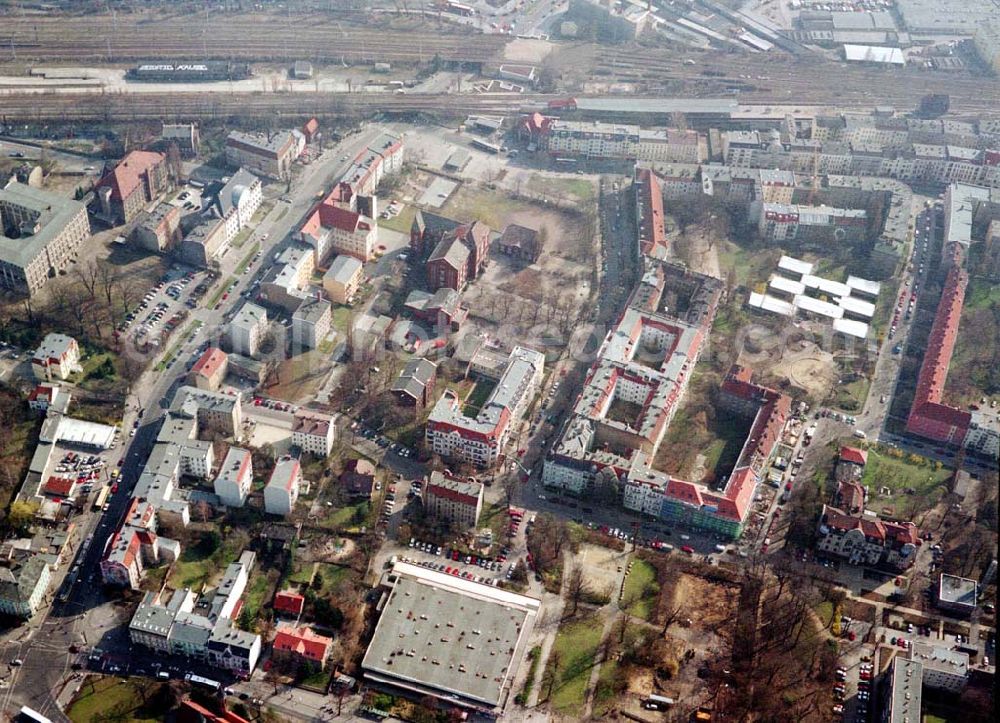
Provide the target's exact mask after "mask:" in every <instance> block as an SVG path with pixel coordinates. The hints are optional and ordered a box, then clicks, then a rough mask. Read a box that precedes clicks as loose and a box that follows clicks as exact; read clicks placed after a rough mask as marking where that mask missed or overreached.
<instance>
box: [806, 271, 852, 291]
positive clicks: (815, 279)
mask: <svg viewBox="0 0 1000 723" xmlns="http://www.w3.org/2000/svg"><path fill="white" fill-rule="evenodd" d="M802 283H803V284H805V285H806V287H807V288H810V289H818V290H819V291H822V292H823V293H824V294H829V295H830V296H850V295H851V287H849V286H848V285H847V284H842V283H840V282H839V281H831V280H830V279H824V278H822V277H821V276H813V275H812V274H806V275H805V276H803V277H802Z"/></svg>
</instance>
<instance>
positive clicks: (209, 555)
mask: <svg viewBox="0 0 1000 723" xmlns="http://www.w3.org/2000/svg"><path fill="white" fill-rule="evenodd" d="M239 555H240V550H239V549H236V548H234V547H233V546H232V545H229V544H227V543H226V540H222V541H220V542H219V545H218V547H214V548H213V546H212V543H211V541H210V538H209V537H208V536H205V537H202V539H201V540H199V541H198V542H197V543H195V544H191V545H188V546H186V547H185V548H184V551H183V552H182V553H181V556H180V558H178V560H177V561H176V562H175V563H174V565H173V568H172V569H171V570H170V577H169V582H170V586H171V587H173V588H174V589H175V590H176V589H179V588H182V587H189V588H192V589H194V590H197V589H198V588H200V587H201V586H202V585H204V584H207V583H209V582H210V581H211V580H212V579H213V578H214V577H216V576H218V575H221V574H222V572H223V571H224V570H225V569H226V566H227V565H229V563H231V562H234V561H235V560H236V559H237V558H238V557H239Z"/></svg>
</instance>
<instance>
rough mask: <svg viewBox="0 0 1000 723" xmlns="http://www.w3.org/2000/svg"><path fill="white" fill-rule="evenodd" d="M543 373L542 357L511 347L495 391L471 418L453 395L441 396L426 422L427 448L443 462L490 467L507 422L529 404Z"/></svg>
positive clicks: (504, 439) (506, 433) (499, 449)
mask: <svg viewBox="0 0 1000 723" xmlns="http://www.w3.org/2000/svg"><path fill="white" fill-rule="evenodd" d="M544 371H545V356H544V355H543V354H542V353H540V352H537V351H534V350H533V349H527V348H525V347H515V348H514V350H513V351H512V352H511V353H510V357H509V359H508V363H507V367H506V369H505V370H504V372H503V374H502V375H501V376H500V379H499V381H498V382H497V385H496V388H495V389H494V390H493V393H492V394H491V395H490V396H489V398H488V399H487V400H486V402H485V403H484V404H483V406H482V408H481V409H480V410H479V412H478V414H477V415H476V416H475V417H469V416H466V415H465V413H464V412H463V411H462V405H461V403H460V401H459V399H458V398H457V397H456V396H455V395H454V394H452V393H450V392H446V393H445V394H444V395H442V396H441V398H440V399H439V400H438V401H437V403H436V404H435V405H434V408H433V409H432V410H431V413H430V416H429V417H428V419H427V426H426V429H425V432H424V434H425V437H426V440H427V444H428V446H429V447H430V448H431V449H432V450H433V451H434V453H435V454H439V455H441V456H442V457H445V458H449V459H458V460H461V461H464V462H468V463H470V464H474V465H476V466H477V467H492V466H493V465H495V464H496V462H497V460H498V458H499V456H500V454H501V453H502V452H503V448H504V446H505V445H506V443H507V439H508V436H509V434H510V427H511V422H512V421H514V420H516V419H518V418H520V417H521V415H522V414H523V413H524V411H525V409H527V406H528V405H529V404H530V403H531V400H532V398H533V397H534V396H535V393H536V392H537V391H538V386H539V384H540V383H541V380H542V375H543V374H544Z"/></svg>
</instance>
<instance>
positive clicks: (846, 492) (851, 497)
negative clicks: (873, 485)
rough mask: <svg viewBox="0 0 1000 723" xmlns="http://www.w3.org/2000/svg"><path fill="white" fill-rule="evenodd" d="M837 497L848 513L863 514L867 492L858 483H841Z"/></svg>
mask: <svg viewBox="0 0 1000 723" xmlns="http://www.w3.org/2000/svg"><path fill="white" fill-rule="evenodd" d="M837 496H838V497H839V498H840V504H841V506H843V507H844V508H845V509H846V510H847V511H848V513H855V512H861V511H862V510H863V509H864V508H865V490H864V488H863V487H862V486H861V485H860V484H858V483H857V482H853V481H848V482H841V483H840V485H839V486H838V487H837Z"/></svg>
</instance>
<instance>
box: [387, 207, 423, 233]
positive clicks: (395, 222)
mask: <svg viewBox="0 0 1000 723" xmlns="http://www.w3.org/2000/svg"><path fill="white" fill-rule="evenodd" d="M416 215H417V208H416V206H410V205H404V206H403V210H402V211H400V212H399V213H397V214H396V215H395V216H393V217H392V218H380V219H379V220H378V225H379V228H387V229H389V230H391V231H398V232H399V233H405V234H408V233H410V226H411V225H412V224H413V217H414V216H416Z"/></svg>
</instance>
